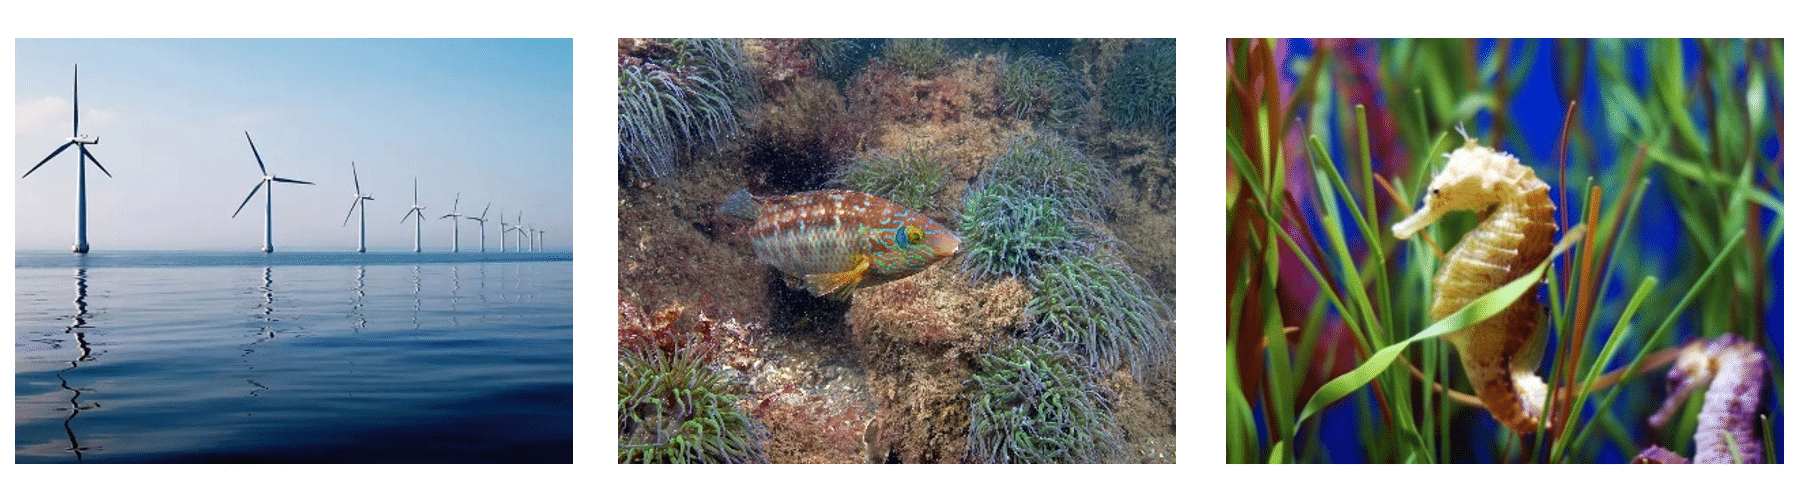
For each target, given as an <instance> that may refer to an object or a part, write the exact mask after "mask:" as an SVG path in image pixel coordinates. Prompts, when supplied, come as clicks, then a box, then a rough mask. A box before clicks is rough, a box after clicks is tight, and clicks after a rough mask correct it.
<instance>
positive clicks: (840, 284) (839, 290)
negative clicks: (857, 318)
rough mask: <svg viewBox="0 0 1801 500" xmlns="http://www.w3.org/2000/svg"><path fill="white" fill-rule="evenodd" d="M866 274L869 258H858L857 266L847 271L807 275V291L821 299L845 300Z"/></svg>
mask: <svg viewBox="0 0 1801 500" xmlns="http://www.w3.org/2000/svg"><path fill="white" fill-rule="evenodd" d="M867 272H869V257H867V256H864V257H859V258H858V259H857V265H856V266H853V267H851V268H850V270H849V271H844V272H839V273H820V274H809V275H807V291H810V292H813V295H817V296H821V297H824V296H827V295H830V296H832V297H833V298H837V299H841V300H842V299H847V298H850V292H851V290H855V289H857V283H861V282H862V281H863V276H864V275H865V273H867Z"/></svg>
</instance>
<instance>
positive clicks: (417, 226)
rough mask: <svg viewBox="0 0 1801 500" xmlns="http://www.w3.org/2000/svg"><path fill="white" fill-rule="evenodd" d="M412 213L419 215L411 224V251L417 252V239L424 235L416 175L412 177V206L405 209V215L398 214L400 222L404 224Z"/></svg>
mask: <svg viewBox="0 0 1801 500" xmlns="http://www.w3.org/2000/svg"><path fill="white" fill-rule="evenodd" d="M414 215H417V216H419V220H418V221H417V222H415V223H414V224H413V253H419V241H420V239H421V237H422V236H424V235H425V229H424V228H425V205H420V204H419V178H418V177H414V178H413V208H412V209H410V210H407V212H406V215H402V216H400V223H401V224H406V220H407V218H408V217H412V216H414Z"/></svg>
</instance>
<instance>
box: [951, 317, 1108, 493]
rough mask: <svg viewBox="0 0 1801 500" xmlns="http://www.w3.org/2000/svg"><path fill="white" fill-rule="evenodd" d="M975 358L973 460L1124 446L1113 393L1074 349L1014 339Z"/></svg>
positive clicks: (1102, 451)
mask: <svg viewBox="0 0 1801 500" xmlns="http://www.w3.org/2000/svg"><path fill="white" fill-rule="evenodd" d="M976 365H977V373H976V374H975V376H974V377H973V378H972V379H971V383H972V384H973V385H974V386H975V391H974V394H972V395H971V396H970V405H969V406H970V412H969V414H970V418H969V441H968V442H969V459H970V460H971V461H974V462H980V463H1097V462H1103V461H1106V460H1108V459H1109V458H1112V457H1115V456H1117V455H1118V454H1119V453H1120V451H1121V450H1122V448H1123V446H1122V444H1121V439H1120V434H1121V431H1120V428H1119V425H1118V423H1116V422H1115V421H1114V419H1113V404H1112V402H1111V398H1112V393H1111V392H1110V391H1108V390H1107V389H1106V388H1105V387H1102V386H1101V385H1099V384H1098V383H1097V380H1096V378H1095V376H1094V375H1093V373H1092V372H1090V371H1089V370H1088V369H1087V368H1086V366H1085V365H1083V364H1082V363H1079V362H1078V361H1077V360H1076V358H1075V357H1074V356H1072V355H1071V353H1070V352H1069V350H1067V349H1063V348H1061V347H1060V346H1059V345H1058V344H1056V343H1054V342H1047V341H1020V342H1013V343H1011V344H1008V345H1005V346H1002V347H999V348H997V349H995V350H993V351H990V352H987V353H984V354H982V355H981V356H980V357H979V358H978V359H977V360H976Z"/></svg>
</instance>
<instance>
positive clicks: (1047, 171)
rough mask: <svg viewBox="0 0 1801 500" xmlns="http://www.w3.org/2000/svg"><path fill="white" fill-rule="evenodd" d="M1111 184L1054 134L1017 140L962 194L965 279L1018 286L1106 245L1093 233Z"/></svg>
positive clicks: (1104, 173) (1102, 236)
mask: <svg viewBox="0 0 1801 500" xmlns="http://www.w3.org/2000/svg"><path fill="white" fill-rule="evenodd" d="M1111 181H1112V178H1111V176H1110V175H1109V174H1108V173H1107V171H1105V170H1103V169H1102V168H1101V166H1100V164H1099V163H1097V162H1095V161H1093V160H1091V159H1089V158H1088V157H1087V156H1086V155H1083V154H1082V152H1081V151H1079V150H1077V149H1076V148H1075V146H1073V145H1071V144H1070V143H1069V142H1068V141H1065V140H1063V138H1062V136H1059V135H1057V134H1056V133H1055V132H1028V133H1025V134H1021V135H1020V136H1019V137H1015V138H1014V139H1013V142H1012V144H1010V145H1008V147H1007V150H1006V151H1005V152H1003V153H1001V155H1000V156H999V157H998V158H996V159H995V162H994V164H993V165H991V166H989V167H988V169H986V170H984V171H982V173H981V175H979V176H977V178H976V181H975V182H974V183H973V184H971V185H970V187H969V189H968V190H966V191H964V193H963V215H962V226H961V230H962V231H963V238H964V241H965V242H966V243H965V244H966V248H967V250H966V252H965V253H966V257H965V258H964V259H963V270H964V272H965V273H966V274H969V275H970V277H971V278H973V279H975V280H976V281H983V280H990V279H999V278H1003V277H1009V276H1010V277H1015V278H1021V279H1024V278H1028V277H1030V276H1032V275H1034V274H1035V273H1037V271H1038V269H1039V267H1040V266H1041V265H1042V263H1043V262H1044V261H1046V260H1047V259H1052V258H1055V257H1058V256H1061V255H1074V254H1079V253H1087V252H1092V251H1095V250H1097V249H1098V248H1099V247H1102V246H1105V245H1106V244H1108V243H1112V239H1111V238H1109V237H1107V236H1106V235H1105V234H1106V233H1105V231H1101V230H1099V223H1100V220H1101V217H1102V216H1103V206H1104V205H1103V204H1104V202H1105V200H1107V199H1108V197H1109V196H1110V194H1109V191H1108V188H1107V185H1108V184H1110V183H1111Z"/></svg>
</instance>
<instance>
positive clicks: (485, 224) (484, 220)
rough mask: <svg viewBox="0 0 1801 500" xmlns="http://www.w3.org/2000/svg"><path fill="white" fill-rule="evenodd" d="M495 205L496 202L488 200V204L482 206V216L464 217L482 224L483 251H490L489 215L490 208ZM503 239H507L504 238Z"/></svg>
mask: <svg viewBox="0 0 1801 500" xmlns="http://www.w3.org/2000/svg"><path fill="white" fill-rule="evenodd" d="M493 206H494V202H488V206H485V207H482V214H481V216H480V217H464V218H466V219H469V220H472V221H476V222H480V223H481V224H482V253H488V218H487V217H488V209H489V208H492V207H493ZM502 241H505V240H502Z"/></svg>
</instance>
